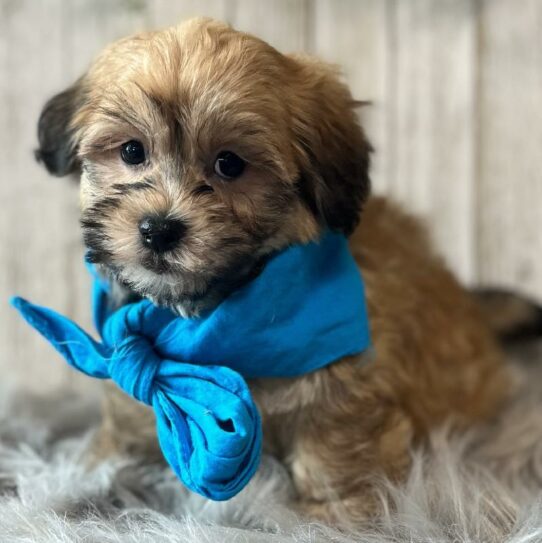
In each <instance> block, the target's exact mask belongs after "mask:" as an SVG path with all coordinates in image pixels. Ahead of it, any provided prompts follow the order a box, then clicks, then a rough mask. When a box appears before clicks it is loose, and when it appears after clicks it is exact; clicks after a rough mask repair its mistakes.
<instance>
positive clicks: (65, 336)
mask: <svg viewBox="0 0 542 543" xmlns="http://www.w3.org/2000/svg"><path fill="white" fill-rule="evenodd" d="M13 305H14V306H15V307H16V308H17V309H18V310H19V312H20V313H21V314H22V316H23V317H24V318H25V319H26V320H27V321H28V323H29V324H30V325H31V326H33V327H34V328H35V329H36V330H37V331H38V332H40V333H41V334H42V335H43V336H44V337H45V338H46V339H47V340H48V341H49V342H50V343H51V344H52V345H53V346H54V347H55V348H56V349H57V350H58V351H59V352H60V353H61V354H62V355H63V356H64V358H65V359H66V361H67V362H68V364H70V365H71V366H73V367H74V368H76V369H77V370H79V371H81V372H83V373H85V374H87V375H89V376H91V377H96V378H99V379H112V380H113V381H114V382H115V383H117V385H118V386H119V387H120V388H121V389H122V390H124V391H125V392H126V393H127V394H129V395H130V396H132V397H134V398H136V399H137V400H139V401H141V402H144V403H145V404H148V405H150V406H151V407H152V409H153V410H154V414H155V418H156V430H157V436H158V441H159V443H160V446H161V448H162V452H163V454H164V457H165V459H166V460H167V461H168V463H169V464H170V466H171V468H172V469H173V471H174V472H175V473H176V474H177V476H178V477H179V478H180V479H181V480H182V481H183V483H184V484H185V485H186V486H187V487H188V488H190V489H191V490H193V491H195V492H198V493H199V494H201V495H203V496H205V497H208V498H211V499H214V500H226V499H229V498H231V497H232V496H234V495H235V494H237V493H238V492H239V491H240V490H241V489H242V488H243V487H244V486H245V485H246V484H247V483H248V481H249V480H250V479H251V477H252V476H253V475H254V473H255V471H256V469H257V467H258V464H259V459H260V454H261V446H262V427H261V421H260V416H259V413H258V410H257V408H256V405H255V404H254V401H253V399H252V396H251V394H250V390H249V388H248V385H247V383H246V381H245V378H253V377H294V376H297V375H302V374H304V373H308V372H311V371H315V370H317V369H319V368H322V367H324V366H326V365H328V364H330V363H332V362H335V361H336V360H338V359H340V358H342V357H344V356H347V355H353V354H357V353H360V352H362V351H363V350H364V349H366V348H367V347H368V346H369V344H370V340H369V327H368V321H367V313H366V308H365V298H364V289H363V282H362V279H361V276H360V274H359V270H358V268H357V265H356V263H355V261H354V259H353V257H352V255H351V254H350V251H349V249H348V242H347V240H346V239H345V238H344V236H341V235H339V234H333V233H331V232H329V233H327V234H326V235H324V236H323V237H322V239H320V240H319V241H318V242H313V243H308V244H305V245H295V246H292V247H289V248H287V249H285V250H284V251H282V252H280V253H277V254H276V255H274V256H273V257H271V258H270V259H269V261H268V262H267V264H266V266H265V268H264V269H263V270H262V272H261V274H260V275H259V276H258V277H256V278H255V279H253V280H252V281H251V282H250V283H248V284H247V285H245V286H244V287H242V288H240V289H238V290H237V291H235V292H233V293H232V294H230V296H228V297H227V298H226V299H225V300H224V301H223V302H222V303H221V304H219V305H218V306H217V307H216V308H214V309H213V310H212V311H210V312H209V313H208V314H206V315H204V316H202V317H200V318H193V319H185V318H182V317H179V316H177V315H175V314H173V313H172V312H171V311H169V310H168V309H166V308H161V307H157V306H155V305H153V304H152V303H151V302H150V301H149V300H140V301H138V302H135V303H131V304H127V305H124V306H122V307H120V308H118V309H116V310H114V311H113V310H111V309H110V304H109V293H108V285H107V284H104V282H103V280H100V279H99V278H96V280H95V282H94V294H93V309H94V321H95V324H96V328H97V329H98V332H99V333H100V336H101V341H96V340H95V339H94V338H92V336H90V335H89V334H87V333H86V332H85V331H84V330H82V329H81V328H80V327H79V326H77V325H76V324H75V323H74V322H73V321H71V320H70V319H68V318H66V317H64V316H62V315H59V314H58V313H56V312H55V311H52V310H51V309H48V308H46V307H40V306H37V305H34V304H31V303H29V302H27V301H26V300H23V299H22V298H15V299H14V300H13ZM285 424H288V421H287V420H286V421H285Z"/></svg>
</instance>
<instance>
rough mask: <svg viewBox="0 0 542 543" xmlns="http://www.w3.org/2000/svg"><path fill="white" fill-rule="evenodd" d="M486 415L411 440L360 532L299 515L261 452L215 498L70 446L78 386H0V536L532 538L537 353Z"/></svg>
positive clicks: (81, 428) (214, 541)
mask: <svg viewBox="0 0 542 543" xmlns="http://www.w3.org/2000/svg"><path fill="white" fill-rule="evenodd" d="M537 358H539V363H536V362H535V361H532V362H531V364H530V365H529V366H526V367H528V369H527V370H526V371H527V374H528V379H526V380H525V383H524V384H523V385H522V389H521V391H520V392H519V393H518V395H517V397H516V398H515V399H514V401H513V402H512V403H511V405H510V406H509V407H508V408H507V409H506V412H505V413H504V414H503V415H502V416H501V417H500V418H499V421H498V422H497V423H496V424H494V425H493V426H491V427H486V428H481V429H477V430H476V431H474V432H472V433H471V434H470V435H463V436H450V435H448V434H447V433H446V432H445V431H443V430H441V431H439V432H437V433H435V434H434V436H433V439H432V443H431V446H430V447H428V448H427V450H425V451H414V452H413V458H414V462H413V470H412V473H411V475H410V477H409V479H408V481H407V482H406V484H405V485H404V486H401V487H394V486H392V485H390V484H387V483H386V482H385V481H382V482H381V488H382V499H383V500H384V502H385V503H386V504H387V510H386V513H385V514H384V515H383V516H382V518H381V519H380V520H379V521H378V522H375V523H374V524H373V525H371V526H367V527H366V528H365V529H364V530H363V531H362V532H357V533H355V534H354V533H348V532H346V531H343V532H338V531H336V530H332V529H330V528H326V527H325V526H322V525H318V524H308V523H306V522H303V521H300V520H299V519H298V518H296V516H295V515H294V514H293V513H291V512H290V511H289V510H288V508H287V506H286V505H285V504H286V503H287V501H288V498H289V496H290V492H291V487H290V484H289V481H288V477H287V475H286V473H285V472H284V470H283V469H282V467H281V466H280V465H278V464H277V463H276V462H274V461H273V460H272V459H270V458H266V459H264V462H263V465H262V468H261V470H260V471H259V473H258V475H257V477H256V478H255V479H254V480H253V481H252V483H251V484H250V485H249V487H248V488H247V489H246V490H245V491H243V492H242V493H241V494H240V495H239V496H238V497H236V498H235V499H233V500H230V501H229V502H227V503H212V502H208V501H206V500H204V499H202V498H200V497H198V496H195V495H190V494H189V493H188V492H186V491H185V490H184V489H183V487H182V486H181V484H180V483H179V482H178V481H177V480H176V479H175V478H174V477H173V476H172V474H171V473H170V472H169V471H168V470H167V469H164V468H162V467H158V466H145V467H138V466H136V465H135V464H134V463H133V462H130V459H116V460H109V461H107V462H105V463H104V464H101V465H99V466H97V467H96V468H95V469H94V470H93V471H90V472H87V471H85V469H84V468H83V466H82V465H81V462H80V460H81V457H82V455H83V453H84V450H85V447H86V446H87V443H88V440H89V438H90V434H91V432H92V429H93V427H94V426H95V424H96V422H97V420H98V408H97V406H96V405H95V404H93V403H89V401H88V400H86V399H85V398H81V397H73V396H72V397H63V398H51V399H49V400H43V399H41V400H40V399H37V398H32V397H28V396H25V395H23V394H21V393H20V392H17V391H16V390H11V391H5V390H4V391H3V392H4V393H3V394H2V395H1V402H0V403H1V405H0V542H1V543H23V542H24V543H29V542H34V541H38V542H47V543H53V542H54V543H72V542H85V543H94V542H95V543H112V542H115V543H120V542H122V543H128V542H130V543H132V542H133V543H136V542H137V543H147V542H153V543H166V542H167V543H172V542H183V543H184V542H187V543H196V542H197V543H202V542H209V543H221V542H230V541H231V542H239V543H241V542H245V541H246V542H252V541H254V542H273V543H275V542H281V543H282V542H292V543H293V542H296V543H305V542H306V543H308V542H311V543H316V542H321V541H334V542H338V543H346V542H354V541H356V542H367V543H392V542H393V543H406V542H409V543H422V542H423V543H425V542H435V543H466V542H476V543H485V542H487V543H499V542H507V543H540V542H542V357H537Z"/></svg>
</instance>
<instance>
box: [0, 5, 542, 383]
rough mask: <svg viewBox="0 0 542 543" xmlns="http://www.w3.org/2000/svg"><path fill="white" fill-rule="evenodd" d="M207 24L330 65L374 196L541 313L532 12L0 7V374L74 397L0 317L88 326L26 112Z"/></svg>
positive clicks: (539, 13)
mask: <svg viewBox="0 0 542 543" xmlns="http://www.w3.org/2000/svg"><path fill="white" fill-rule="evenodd" d="M193 15H209V16H212V17H216V18H220V19H224V20H227V21H229V22H230V23H232V24H233V25H234V26H236V27H238V28H240V29H243V30H247V31H250V32H253V33H256V34H258V35H259V36H261V37H262V38H264V39H266V40H268V41H270V42H271V43H272V44H273V45H275V46H276V47H278V48H279V49H281V50H283V51H294V50H306V51H309V52H312V53H315V54H318V55H320V56H322V57H323V58H325V59H327V60H329V61H332V62H337V63H339V64H341V65H342V66H343V68H344V73H345V76H346V78H347V80H348V82H349V83H350V85H351V87H352V89H353V92H354V94H355V96H356V97H357V98H359V99H366V100H372V102H373V105H372V107H370V108H368V109H366V110H364V111H363V112H362V113H361V115H362V120H363V122H364V124H365V126H366V127H367V129H368V131H369V133H370V135H371V138H372V139H373V142H374V144H375V147H376V151H377V152H376V155H375V159H374V168H373V179H374V186H375V190H376V191H377V192H379V193H385V194H389V195H391V196H392V197H394V198H396V199H398V200H399V201H400V202H402V203H403V204H404V205H405V206H407V207H408V208H409V209H411V210H413V211H414V212H416V213H418V214H419V215H421V216H422V217H423V218H424V219H425V220H426V221H427V223H428V225H429V227H430V230H431V234H432V236H433V238H434V240H435V243H436V244H437V245H438V247H439V248H440V250H441V252H442V254H443V255H444V256H445V258H446V259H447V261H448V262H449V264H450V266H451V267H452V268H453V269H454V270H456V272H457V273H458V274H459V275H460V276H461V278H462V279H463V280H464V281H466V282H468V283H470V284H473V283H482V284H499V285H503V286H508V287H513V288H517V289H519V290H522V291H524V292H526V293H528V294H531V295H533V296H537V297H538V298H540V299H542V236H541V235H540V232H541V231H542V213H541V212H540V207H541V206H542V2H541V1H540V0H521V2H518V1H517V0H408V1H406V0H0V157H1V158H2V162H1V164H2V167H1V168H0V199H1V201H2V203H3V212H1V213H0V241H1V243H0V302H1V305H0V372H1V373H0V376H1V378H2V379H3V380H9V379H12V378H23V379H25V380H26V381H27V382H28V384H29V386H30V387H32V388H34V389H42V390H52V389H57V388H58V387H60V386H62V385H66V384H73V385H74V386H76V385H77V386H85V387H86V386H88V382H87V381H86V380H85V381H82V380H80V379H78V378H76V377H74V374H73V373H72V372H71V371H69V370H67V369H66V368H64V366H62V365H61V364H60V362H59V361H58V360H57V357H56V355H54V354H53V353H52V352H51V350H50V348H49V347H48V346H47V345H45V343H44V342H43V341H42V340H41V339H40V338H38V337H37V336H36V334H34V333H32V332H30V330H29V329H28V328H27V327H26V326H24V325H23V324H22V323H21V322H20V321H19V320H18V319H17V318H16V317H15V315H14V313H13V311H11V310H9V309H8V308H7V305H6V304H7V299H8V297H9V296H10V295H11V294H13V293H19V294H23V295H25V296H28V297H29V298H31V299H32V300H34V301H37V302H40V303H43V304H47V305H51V306H53V307H55V308H57V309H58V310H60V311H62V312H66V313H68V314H69V315H71V316H73V317H75V318H76V319H77V320H78V321H79V322H81V323H83V324H84V325H86V326H90V321H89V316H88V301H87V296H88V287H89V285H88V279H87V277H86V274H85V272H84V270H83V268H82V265H81V258H82V248H81V244H80V234H79V231H78V227H77V188H76V186H75V185H74V184H70V183H68V182H65V181H64V180H59V179H52V178H49V177H48V176H47V175H46V174H45V173H44V172H43V171H42V170H41V169H40V168H39V167H38V166H37V165H36V164H35V163H34V161H33V159H32V149H33V147H34V146H35V125H36V120H37V118H38V115H39V112H40V108H41V106H42V104H43V103H44V101H45V100H46V99H47V98H48V97H49V96H51V95H52V94H53V93H55V92H57V91H59V90H61V89H63V88H64V87H66V86H67V85H68V84H70V83H71V82H72V81H73V80H74V79H75V78H76V77H77V76H78V75H80V74H81V73H82V71H83V70H84V69H85V67H86V66H87V65H88V63H89V62H90V59H91V58H92V56H93V55H94V54H95V53H96V52H97V51H99V50H100V48H102V47H103V46H104V45H105V44H107V43H108V42H110V41H111V40H113V39H116V38H119V37H121V36H123V35H125V34H128V33H132V32H136V31H139V30H142V29H145V28H153V27H160V26H165V25H169V24H174V23H176V22H177V21H179V20H181V19H183V18H187V17H189V16H193Z"/></svg>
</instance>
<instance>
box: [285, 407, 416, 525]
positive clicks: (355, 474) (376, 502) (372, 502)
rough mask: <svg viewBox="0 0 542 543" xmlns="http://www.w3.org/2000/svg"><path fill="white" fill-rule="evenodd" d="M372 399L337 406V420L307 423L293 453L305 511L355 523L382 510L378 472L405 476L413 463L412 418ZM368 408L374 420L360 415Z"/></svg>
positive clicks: (324, 518)
mask: <svg viewBox="0 0 542 543" xmlns="http://www.w3.org/2000/svg"><path fill="white" fill-rule="evenodd" d="M371 403H372V402H368V403H367V406H366V409H363V410H359V411H357V412H356V411H354V410H352V411H351V412H350V413H346V412H343V413H339V412H337V413H336V414H335V415H334V417H336V420H334V421H328V423H326V424H325V425H324V426H320V425H319V424H318V420H314V421H313V423H312V424H310V423H309V424H307V425H304V426H305V429H304V430H302V431H301V433H300V436H299V437H298V439H296V442H295V445H294V447H293V449H292V453H291V455H290V458H289V459H288V460H289V461H288V463H289V465H290V469H291V473H292V477H293V480H294V484H295V486H296V488H297V490H298V493H299V501H298V503H296V504H295V508H296V509H297V510H298V511H299V512H300V513H301V514H302V515H306V516H307V517H309V518H313V519H316V520H321V521H323V522H326V523H330V524H337V525H340V526H342V527H348V526H351V527H355V526H356V525H359V524H360V523H362V522H363V521H366V520H367V519H369V518H370V517H373V516H375V515H376V514H377V513H378V512H379V510H380V498H379V495H378V492H377V490H376V488H377V487H376V485H375V482H376V481H377V480H378V478H379V477H381V476H383V475H384V474H385V476H386V477H387V478H388V479H391V480H398V479H402V478H403V477H404V475H405V473H406V471H407V469H408V467H409V463H410V455H409V448H410V445H411V443H412V439H413V434H414V432H413V428H412V423H411V421H410V420H409V418H408V417H407V416H406V415H405V414H404V413H403V412H402V411H401V410H399V409H395V408H393V407H382V406H377V405H372V406H371ZM369 409H372V411H371V410H369ZM375 409H376V413H375ZM364 412H365V413H367V417H368V418H370V419H371V423H370V424H367V423H366V422H364V421H363V420H360V413H364ZM375 415H376V417H375ZM376 420H377V421H378V424H375V421H376ZM322 427H325V428H326V429H327V430H328V431H327V432H326V434H324V435H323V434H322V433H321V431H319V430H321V428H322Z"/></svg>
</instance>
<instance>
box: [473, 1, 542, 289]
mask: <svg viewBox="0 0 542 543" xmlns="http://www.w3.org/2000/svg"><path fill="white" fill-rule="evenodd" d="M518 7H519V6H518V5H517V4H516V3H514V2H508V1H505V0H491V1H486V2H483V3H482V5H481V13H480V72H479V78H480V79H479V92H480V96H479V123H480V124H479V130H480V132H479V154H478V161H479V162H478V165H479V169H478V173H479V183H478V185H477V190H478V209H477V218H478V229H477V232H476V240H477V246H478V251H477V258H478V267H479V270H480V275H479V279H480V281H481V282H482V283H485V284H488V283H489V284H497V285H503V286H507V287H510V288H516V289H521V290H522V291H524V292H525V293H527V294H531V295H533V294H534V295H536V296H538V298H539V299H541V300H542V235H541V233H542V2H540V1H538V0H524V1H522V2H521V9H518Z"/></svg>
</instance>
